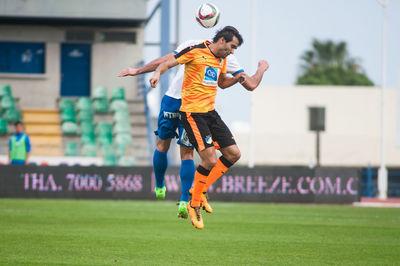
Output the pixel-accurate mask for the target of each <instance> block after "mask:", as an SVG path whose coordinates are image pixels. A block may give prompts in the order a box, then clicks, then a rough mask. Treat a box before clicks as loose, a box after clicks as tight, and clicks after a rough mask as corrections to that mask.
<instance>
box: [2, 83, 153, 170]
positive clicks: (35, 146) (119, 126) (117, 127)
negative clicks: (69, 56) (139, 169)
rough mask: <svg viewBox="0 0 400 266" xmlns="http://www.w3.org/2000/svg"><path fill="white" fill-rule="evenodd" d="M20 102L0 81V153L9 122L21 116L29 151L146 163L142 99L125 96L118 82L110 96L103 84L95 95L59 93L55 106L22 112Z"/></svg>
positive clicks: (4, 150)
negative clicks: (27, 138)
mask: <svg viewBox="0 0 400 266" xmlns="http://www.w3.org/2000/svg"><path fill="white" fill-rule="evenodd" d="M18 103H19V99H15V98H14V97H13V96H12V90H11V87H10V86H8V85H0V108H1V109H0V110H1V115H0V154H3V155H6V154H7V153H8V152H7V151H8V139H9V137H10V136H11V134H13V133H14V126H13V123H14V122H15V121H19V120H21V121H23V122H24V125H25V131H26V133H27V134H28V135H29V136H30V138H31V144H32V156H36V157H40V158H51V157H54V156H55V157H59V158H60V160H61V161H62V157H64V156H65V157H70V158H71V159H72V157H80V158H83V157H87V158H88V159H90V158H93V159H95V160H98V159H100V158H102V160H103V164H104V165H106V166H114V165H118V166H133V165H147V164H148V163H149V158H150V154H149V146H148V145H149V144H148V140H147V121H146V115H145V106H144V102H143V99H137V100H127V99H126V96H125V90H124V88H122V87H117V88H113V89H112V90H111V93H110V97H109V98H108V95H107V89H106V88H105V87H96V88H95V89H94V90H93V98H89V97H63V98H59V99H58V100H57V109H22V112H21V109H20V106H19V104H18ZM82 156H83V157H82ZM57 160H58V159H57Z"/></svg>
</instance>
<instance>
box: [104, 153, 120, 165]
mask: <svg viewBox="0 0 400 266" xmlns="http://www.w3.org/2000/svg"><path fill="white" fill-rule="evenodd" d="M116 164H117V158H116V157H115V155H114V154H112V153H110V154H106V155H105V156H104V157H103V165H104V166H115V165H116Z"/></svg>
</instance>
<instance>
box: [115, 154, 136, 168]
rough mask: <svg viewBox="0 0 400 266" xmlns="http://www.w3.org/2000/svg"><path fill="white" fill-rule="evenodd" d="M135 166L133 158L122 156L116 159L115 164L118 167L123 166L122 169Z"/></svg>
mask: <svg viewBox="0 0 400 266" xmlns="http://www.w3.org/2000/svg"><path fill="white" fill-rule="evenodd" d="M135 164H136V162H135V158H134V157H132V156H122V157H120V158H119V159H118V162H117V165H118V166H124V167H128V166H135Z"/></svg>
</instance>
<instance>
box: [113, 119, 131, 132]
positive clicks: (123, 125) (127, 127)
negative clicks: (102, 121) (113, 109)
mask: <svg viewBox="0 0 400 266" xmlns="http://www.w3.org/2000/svg"><path fill="white" fill-rule="evenodd" d="M114 131H115V133H117V134H118V133H129V134H130V133H131V124H130V123H129V121H125V122H118V123H115V126H114Z"/></svg>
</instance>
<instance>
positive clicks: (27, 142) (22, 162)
mask: <svg viewBox="0 0 400 266" xmlns="http://www.w3.org/2000/svg"><path fill="white" fill-rule="evenodd" d="M23 135H24V133H23V132H22V133H19V134H15V135H14V136H16V138H17V141H19V140H20V139H21V138H22V136H23ZM25 136H26V137H25V144H26V152H31V141H30V139H29V136H28V135H25ZM8 147H9V151H11V138H10V140H9V141H8ZM11 164H25V161H21V160H12V161H11Z"/></svg>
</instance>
